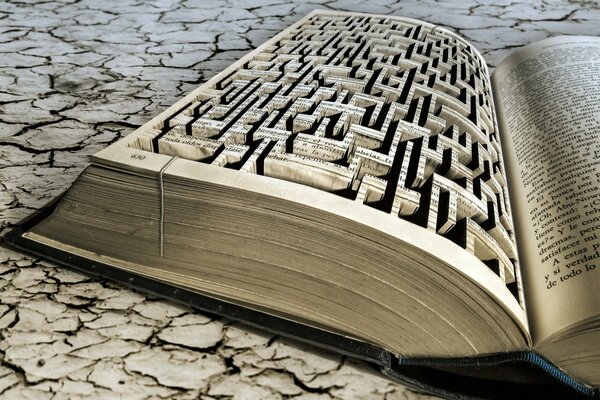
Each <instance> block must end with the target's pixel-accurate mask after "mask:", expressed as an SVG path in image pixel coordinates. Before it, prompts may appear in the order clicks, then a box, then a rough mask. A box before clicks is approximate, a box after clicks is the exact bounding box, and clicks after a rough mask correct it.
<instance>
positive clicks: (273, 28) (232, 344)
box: [0, 0, 600, 400]
mask: <svg viewBox="0 0 600 400" xmlns="http://www.w3.org/2000/svg"><path fill="white" fill-rule="evenodd" d="M315 8H329V9H337V10H348V11H360V12H370V13H377V14H393V15H399V16H405V17H412V18H417V19H424V20H426V21H429V22H433V23H437V24H440V25H444V26H446V27H449V28H451V29H453V30H455V31H457V32H458V33H459V34H461V35H463V36H464V37H466V38H467V39H468V40H470V41H471V42H472V43H473V44H474V45H475V47H476V48H477V49H479V50H480V51H481V52H482V54H483V55H484V57H485V58H486V59H487V61H488V63H489V65H490V66H491V67H493V66H494V65H496V64H497V63H498V62H499V61H501V60H502V59H503V58H504V57H505V56H506V55H508V54H509V53H510V52H511V51H512V50H513V49H514V48H516V47H519V46H522V45H524V44H527V43H530V42H532V41H536V40H540V39H543V38H546V37H548V36H554V35H558V34H583V35H595V36H597V35H600V6H599V4H598V3H597V2H595V1H585V0H581V1H568V2H567V1H535V2H530V1H526V0H517V1H511V2H503V1H501V2H495V3H494V4H490V3H487V2H485V1H483V0H465V1H461V2H451V1H442V2H437V1H432V0H427V1H416V0H408V1H388V0H369V1H363V0H338V1H307V2H304V1H293V2H290V1H282V0H260V1H250V0H206V1H200V0H199V1H176V0H164V1H157V2H153V3H152V4H150V3H148V4H146V3H144V2H139V1H116V0H111V1H101V2H98V1H91V0H87V1H86V0H81V1H80V0H74V1H70V0H66V1H62V2H54V1H37V2H31V3H30V2H29V1H8V2H3V3H1V4H0V234H2V233H3V232H6V231H7V230H9V229H10V228H11V227H12V226H13V225H14V224H15V223H16V222H18V221H19V220H20V219H22V218H24V217H26V216H28V215H29V214H31V213H32V212H34V211H35V210H36V209H38V208H40V207H41V206H43V205H44V204H45V203H47V202H48V201H49V200H50V199H52V198H54V197H55V196H57V195H58V194H60V193H61V192H62V191H64V190H65V189H66V188H68V187H69V185H70V183H71V182H72V181H73V180H74V179H75V178H76V177H77V175H78V174H79V173H80V172H81V170H82V169H83V168H84V167H85V166H86V165H87V163H88V159H87V158H88V156H89V155H91V154H93V153H95V152H97V151H99V150H100V149H102V148H104V147H105V146H107V145H108V144H109V143H112V142H114V141H115V140H118V139H119V138H121V137H122V136H124V135H126V134H127V133H129V132H131V131H133V130H134V128H136V127H138V126H139V125H141V124H142V123H144V122H145V121H147V120H149V119H150V118H151V117H152V116H154V115H156V114H157V113H158V112H159V111H161V110H163V109H165V108H166V107H168V106H169V105H171V104H172V103H174V102H175V101H176V100H178V99H179V98H181V97H182V96H183V95H184V94H185V93H187V92H189V91H191V90H192V89H193V88H195V87H196V86H198V85H199V84H201V83H202V82H204V81H205V80H206V79H207V78H209V77H211V76H212V75H214V74H216V73H217V72H219V71H220V70H222V69H223V68H225V67H226V66H228V65H229V64H231V63H232V62H234V61H235V60H236V59H238V58H239V57H240V56H241V55H243V54H245V53H247V52H248V51H249V50H251V49H253V48H255V47H256V46H258V45H259V44H261V43H262V42H263V41H265V40H266V39H268V38H270V37H271V36H273V35H274V34H276V33H277V32H279V31H280V30H282V29H283V28H285V27H286V26H288V25H290V24H291V23H293V22H295V21H296V20H298V19H300V18H301V17H302V16H303V15H305V14H306V13H308V12H309V11H311V10H313V9H315ZM0 397H2V398H9V399H16V398H28V399H38V398H39V399H63V398H70V399H77V398H110V399H114V398H127V399H144V398H178V399H188V398H189V399H198V398H200V399H221V398H223V399H229V398H234V399H256V398H263V399H281V398H293V399H303V400H308V399H319V400H321V399H323V400H326V399H338V398H340V399H347V398H365V399H387V400H392V399H426V398H431V397H429V396H426V395H422V394H417V393H414V392H412V391H410V390H408V389H406V388H404V387H403V386H401V385H398V384H396V383H393V382H390V381H389V380H387V379H385V378H383V377H382V376H380V375H379V374H377V373H376V372H374V371H373V370H372V369H371V368H370V367H369V366H366V365H364V364H362V363H360V362H357V361H354V360H351V359H348V358H346V357H342V356H340V355H336V354H330V353H326V352H323V351H321V350H318V349H315V348H313V347H310V346H306V345H301V344H298V343H294V342H291V341H288V340H286V339H284V338H280V337H277V336H274V335H272V334H269V333H267V332H264V331H257V330H254V329H250V328H248V327H245V326H242V325H239V324H237V323H233V322H231V321H227V320H224V319H220V318H215V317H213V316H208V315H204V314H202V313H199V312H197V311H194V310H192V309H190V308H187V307H185V306H181V305H176V304H174V303H171V302H168V301H164V300H161V299H158V298H155V297H152V296H148V295H145V294H141V293H137V292H134V291H131V290H129V289H126V288H123V287H121V286H119V285H117V284H113V283H110V282H108V281H106V280H103V279H97V278H91V277H89V276H86V275H83V274H80V273H76V272H73V271H72V270H69V269H66V268H64V267H60V266H57V265H54V264H51V263H49V262H46V261H43V260H40V259H35V258H31V257H28V256H25V255H22V254H20V253H17V252H14V251H10V250H7V249H4V248H0Z"/></svg>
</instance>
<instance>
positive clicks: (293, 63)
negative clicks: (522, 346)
mask: <svg viewBox="0 0 600 400" xmlns="http://www.w3.org/2000/svg"><path fill="white" fill-rule="evenodd" d="M490 88H491V83H490V80H489V74H488V70H487V66H486V65H485V62H484V60H483V58H482V57H481V55H480V54H479V53H478V52H477V51H476V50H475V49H474V48H473V47H472V46H471V45H470V44H469V43H467V42H466V41H464V39H461V38H460V37H458V36H457V35H455V34H453V33H452V32H450V31H448V30H446V29H444V28H441V27H438V26H435V25H432V24H428V23H424V22H422V21H416V20H410V19H405V18H399V17H388V16H373V15H365V14H354V13H337V12H329V11H317V12H314V13H312V14H310V15H309V16H307V17H306V18H305V19H303V20H302V21H299V22H298V23H297V24H295V25H293V26H292V27H290V28H288V29H286V30H285V31H283V32H282V33H280V34H279V35H277V36H276V37H275V38H273V39H271V40H269V41H268V42H266V43H265V44H263V45H262V46H260V47H259V48H258V49H256V50H255V51H253V52H251V53H250V54H248V55H247V56H245V57H243V58H242V59H240V60H239V61H238V62H236V63H235V64H233V65H232V66H231V67H229V68H228V69H226V70H225V71H223V72H222V73H220V74H219V75H217V76H216V77H214V78H212V79H211V80H209V81H208V82H206V83H205V84H204V85H202V86H201V87H199V88H198V89H196V90H194V91H193V92H192V93H191V94H190V95H188V96H186V97H185V98H184V99H182V100H181V101H180V102H178V103H176V104H175V105H174V106H172V107H171V108H170V109H169V110H167V111H166V112H165V113H163V114H161V115H159V116H158V117H156V118H154V119H153V120H152V121H150V122H149V123H147V124H145V125H144V126H142V127H141V128H140V129H138V130H136V131H135V132H134V133H132V134H131V135H129V136H128V137H126V138H124V139H122V140H120V141H118V142H116V143H114V144H112V145H111V146H109V147H108V148H106V149H105V150H103V151H101V152H99V153H98V154H96V155H95V156H94V157H93V162H94V163H95V164H96V165H103V166H107V165H108V166H110V167H113V168H120V169H127V170H129V171H131V170H133V171H134V172H138V173H142V172H143V171H144V168H146V166H147V164H149V163H152V162H153V160H155V162H154V167H153V171H155V172H156V171H162V173H164V174H165V175H168V174H170V173H171V172H172V171H173V170H176V169H177V168H178V166H182V169H185V170H187V171H193V173H191V174H190V175H192V176H191V178H193V177H195V178H193V179H196V180H198V181H205V180H206V179H208V177H204V178H200V177H201V176H204V175H205V172H208V174H207V175H208V176H212V175H216V174H219V173H218V172H216V171H217V170H218V169H223V170H226V171H228V172H231V174H229V173H227V174H226V175H227V176H229V177H231V182H232V185H233V186H235V187H238V188H241V187H242V186H243V185H244V184H246V183H247V182H249V181H251V182H253V184H252V185H251V188H248V189H249V190H251V191H252V192H255V193H266V191H267V190H266V189H265V188H266V187H269V186H271V185H275V186H276V187H277V188H279V189H278V193H279V192H281V193H280V194H278V195H277V197H278V198H281V197H283V196H288V197H289V199H290V200H293V201H295V202H299V203H302V204H305V205H309V206H311V207H316V208H319V209H320V208H322V206H323V204H322V202H319V201H318V200H317V199H319V198H321V197H328V198H332V199H334V200H333V201H334V203H335V207H332V208H333V209H334V210H348V211H347V214H346V215H344V217H345V218H346V217H347V218H349V219H351V220H355V221H358V220H361V221H364V223H365V224H366V225H367V226H370V227H373V228H375V229H376V230H378V231H379V232H384V230H385V229H386V224H383V223H379V222H377V221H379V219H380V218H385V220H386V221H389V222H388V223H389V224H391V225H393V226H395V227H396V228H394V229H395V230H394V231H395V232H396V229H400V230H401V231H402V232H403V235H402V238H400V236H397V239H402V240H404V239H406V240H407V241H408V242H407V243H406V244H405V245H406V246H409V245H410V246H415V247H417V248H419V249H420V250H421V251H422V252H423V253H427V254H430V255H433V254H435V255H436V257H438V256H439V258H440V259H443V260H449V259H454V257H453V256H451V255H450V254H452V253H461V254H463V255H464V256H466V257H467V258H468V259H470V260H471V261H470V262H468V263H467V262H457V263H452V265H451V268H452V269H456V270H457V271H459V272H460V273H461V274H462V275H463V276H465V277H467V278H468V279H469V280H471V281H473V282H475V283H476V284H477V285H478V286H479V287H482V288H484V289H485V291H486V292H487V293H488V294H489V295H490V296H491V297H492V298H493V299H495V300H496V301H497V303H498V304H499V305H500V306H501V307H502V308H503V309H505V310H507V311H508V312H509V313H510V314H511V315H514V319H515V321H517V323H518V325H519V326H520V327H521V328H522V329H523V331H524V334H525V336H526V335H527V332H526V331H527V328H526V320H525V312H524V307H523V301H522V300H523V299H522V287H521V284H520V271H519V261H518V257H517V254H516V243H515V238H514V232H513V227H512V217H511V210H510V207H509V204H508V191H507V188H506V181H505V174H504V165H503V162H502V160H501V156H500V150H501V145H500V142H499V139H498V134H497V124H496V119H495V116H494V106H493V99H492V96H491V91H490ZM157 157H160V158H157ZM169 157H173V158H177V161H175V162H173V163H172V164H168V163H169V161H168V160H169ZM164 166H168V169H167V168H166V167H164ZM180 175H181V174H180ZM219 175H220V174H219ZM255 178H257V179H255ZM221 184H223V185H225V184H226V182H221ZM284 189H285V190H284ZM309 189H311V190H317V191H318V192H317V193H318V196H314V197H313V196H312V195H310V192H311V190H309ZM313 199H314V200H313ZM350 210H351V211H350ZM338 213H339V214H340V215H341V211H338ZM373 213H375V214H376V215H377V216H378V218H371V217H369V218H368V219H367V218H363V217H364V216H366V215H371V214H373ZM417 231H419V232H421V233H422V234H423V235H424V236H423V238H427V239H423V240H422V241H420V240H418V239H417V238H419V237H420V234H416V233H415V232H417ZM425 243H426V245H425Z"/></svg>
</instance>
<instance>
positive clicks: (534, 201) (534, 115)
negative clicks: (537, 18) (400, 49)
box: [493, 37, 600, 343]
mask: <svg viewBox="0 0 600 400" xmlns="http://www.w3.org/2000/svg"><path fill="white" fill-rule="evenodd" d="M599 59H600V38H592V37H559V38H553V39H548V40H545V41H542V42H539V43H535V44H533V45H530V46H528V47H526V48H524V49H522V50H520V51H518V52H516V53H514V54H513V55H511V56H510V57H509V58H507V59H506V60H505V61H503V62H502V63H501V64H500V65H499V66H498V68H497V69H496V71H495V72H494V75H493V88H494V91H495V93H494V94H495V97H496V104H497V109H498V119H499V123H500V131H501V132H502V134H503V137H502V139H503V145H504V155H505V160H506V168H507V173H508V180H509V186H510V190H511V192H510V194H511V200H512V206H513V213H514V216H515V224H516V230H517V239H518V244H519V248H520V259H521V262H522V265H523V268H522V269H523V275H524V285H525V293H526V299H527V305H528V315H529V321H530V327H531V330H532V334H533V338H534V343H539V342H540V341H543V340H544V339H547V338H549V337H550V336H551V335H553V334H554V333H556V332H558V331H561V330H564V329H566V328H568V327H570V326H573V325H574V324H576V323H578V322H581V321H584V320H586V319H590V318H594V317H597V316H598V315H599V314H600V302H599V301H598V290H599V288H600V273H599V272H598V270H600V268H597V265H598V260H599V259H600V239H599V237H600V188H599V185H598V179H599V178H600V164H599V163H600V136H599V134H600V64H598V60H599Z"/></svg>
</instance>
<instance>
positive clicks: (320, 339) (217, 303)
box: [1, 200, 600, 399]
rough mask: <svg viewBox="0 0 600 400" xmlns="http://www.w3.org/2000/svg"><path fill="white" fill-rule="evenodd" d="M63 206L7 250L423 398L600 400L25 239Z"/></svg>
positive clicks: (531, 375)
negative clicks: (366, 372)
mask: <svg viewBox="0 0 600 400" xmlns="http://www.w3.org/2000/svg"><path fill="white" fill-rule="evenodd" d="M56 204H57V201H56V200H54V201H53V202H51V203H50V204H49V205H48V206H47V207H45V208H44V209H41V210H40V211H38V212H37V213H35V214H34V215H32V216H31V217H29V218H27V219H25V220H24V221H22V222H21V224H20V225H17V226H16V227H14V228H13V229H12V230H11V231H9V232H8V233H6V234H5V235H4V237H3V238H2V242H1V243H2V245H4V246H8V247H12V248H14V249H16V250H20V251H23V252H26V253H29V254H32V255H35V256H39V257H42V258H45V259H48V260H51V261H54V262H56V263H58V264H61V265H65V266H68V267H70V268H73V269H75V270H78V271H81V272H83V273H85V274H90V275H94V276H98V277H102V278H108V279H110V280H112V281H116V282H119V283H121V284H124V285H126V286H128V287H130V288H132V289H135V290H139V291H141V292H145V293H149V294H153V295H156V296H158V297H162V298H166V299H169V300H172V301H175V302H177V303H181V304H185V305H187V306H191V307H193V308H196V309H198V310H201V311H203V312H207V313H211V314H214V315H218V316H221V317H225V318H228V319H231V320H235V321H239V322H241V323H243V324H246V325H249V326H253V327H257V328H260V329H266V330H268V331H270V332H272V333H274V334H277V335H281V336H284V337H287V338H291V339H293V340H297V341H299V342H303V343H307V344H310V345H314V346H316V347H319V348H321V349H324V350H329V351H333V352H336V353H340V354H343V355H347V356H350V357H353V358H357V359H360V360H363V361H366V362H368V363H371V364H373V365H375V366H376V367H378V368H379V369H380V370H381V371H382V372H383V373H384V374H385V375H386V376H388V377H390V378H392V379H394V380H396V381H399V382H401V383H403V384H405V385H408V386H409V387H411V388H413V389H415V390H417V391H420V392H427V393H431V394H434V395H438V396H442V397H445V398H450V399H468V398H480V399H506V398H511V399H533V398H543V399H565V398H569V399H592V398H600V395H599V394H598V391H597V390H595V389H593V388H590V387H588V386H586V385H584V384H582V383H579V382H577V381H575V380H574V379H572V378H571V377H569V376H568V375H566V374H565V373H564V372H562V371H561V370H560V369H558V368H557V367H556V366H555V365H553V364H552V363H550V362H549V361H548V360H546V359H544V358H543V357H541V356H540V355H538V354H536V353H534V352H515V353H503V354H492V355H485V356H481V357H468V358H405V357H402V356H397V355H395V354H392V353H391V352H389V351H387V350H386V349H384V348H381V347H379V346H375V345H373V344H369V343H365V342H362V341H359V340H356V339H353V338H350V337H346V336H343V335H340V334H336V333H332V332H328V331H325V330H322V329H318V328H314V327H311V326H309V325H304V324H301V323H298V322H294V321H291V320H288V319H284V318H281V317H277V316H274V315H270V314H266V313H263V312H260V311H256V310H252V309H248V308H245V307H243V306H240V305H236V304H234V303H229V302H225V301H223V300H220V299H216V298H213V297H209V296H206V295H204V294H201V293H197V292H193V291H190V290H187V289H183V288H180V287H176V286H173V285H169V284H167V283H164V282H159V281H155V280H152V279H149V278H146V277H143V276H140V275H137V274H135V273H131V272H128V271H125V270H122V269H119V268H116V267H113V266H110V265H107V264H103V263H101V262H98V261H95V260H90V259H87V258H84V257H81V256H78V255H75V254H71V253H68V252H65V251H62V250H59V249H55V248H53V247H50V246H47V245H45V244H42V243H39V242H36V241H34V240H31V239H28V238H27V237H25V236H24V233H25V232H27V231H28V230H29V229H31V228H32V227H33V226H35V225H36V224H38V223H39V222H41V221H42V220H43V219H44V218H46V217H47V216H48V215H50V214H51V213H52V211H53V209H54V208H55V206H56ZM498 377H501V378H502V379H498Z"/></svg>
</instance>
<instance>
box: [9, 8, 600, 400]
mask: <svg viewBox="0 0 600 400" xmlns="http://www.w3.org/2000/svg"><path fill="white" fill-rule="evenodd" d="M599 57H600V39H598V38H589V37H560V38H555V39H548V40H545V41H542V42H539V43H535V44H532V45H530V46H528V47H526V48H523V49H520V50H517V51H516V52H515V53H514V54H512V55H511V56H509V57H508V58H507V59H506V60H505V61H504V62H502V64H501V65H499V66H498V68H497V69H496V70H495V72H494V74H493V76H491V77H490V75H489V74H488V68H487V67H486V64H485V62H484V60H483V58H482V57H481V55H480V54H479V53H478V52H477V50H476V49H475V48H473V46H471V45H470V44H469V43H467V42H466V41H465V40H464V39H462V38H460V37H458V36H457V35H455V34H453V33H452V32H450V31H448V30H446V29H444V28H442V27H439V26H434V25H431V24H428V23H426V22H422V21H417V20H411V19H405V18H399V17H391V16H375V15H365V14H351V13H339V12H335V13H334V12H328V11H317V12H313V13H311V14H310V15H308V16H307V17H305V18H304V19H302V20H301V21H299V22H298V23H296V24H294V25H293V26H291V27H289V28H288V29H286V30H285V31H283V32H281V33H280V34H278V35H277V36H276V37H274V38H273V39H271V40H269V41H268V42H266V43H265V44H263V45H262V46H260V47H259V48H258V49H256V50H255V51H253V52H251V53H250V54H248V55H247V56H245V57H244V58H242V59H240V60H239V61H238V62H236V63H235V64H234V65H232V66H231V67H229V68H228V69H226V70H225V71H223V72H222V73H220V74H219V75H217V76H215V77H214V78H212V79H211V80H209V81H208V82H206V83H205V84H203V85H202V86H200V87H199V88H198V89H196V90H194V91H193V92H192V93H190V94H189V95H188V96H186V97H185V98H184V99H182V100H181V101H179V102H177V103H176V104H174V105H173V106H172V107H170V108H169V109H168V110H166V111H165V112H163V113H161V114H160V115H158V116H157V117H156V118H154V119H152V120H151V121H149V122H148V123H146V124H145V125H143V126H142V127H140V128H139V129H137V130H136V131H135V132H133V133H131V134H130V135H129V136H127V137H125V138H123V139H121V140H120V141H118V142H116V143H114V144H112V145H111V146H109V147H108V148H106V149H104V150H102V151H100V152H99V153H97V154H96V155H94V156H93V157H92V163H91V165H90V166H89V167H88V168H87V169H86V170H85V171H84V172H83V173H82V174H81V175H80V177H79V178H78V179H77V180H76V181H75V183H74V184H73V186H72V187H71V188H70V189H69V190H68V191H67V192H66V193H65V194H64V195H63V196H62V198H61V199H60V201H58V202H56V203H55V204H53V205H52V206H51V207H50V208H49V209H48V210H47V211H46V212H45V213H42V214H41V215H38V216H37V217H36V218H34V219H32V220H29V221H27V222H25V223H24V224H23V225H22V226H20V227H18V228H17V229H15V230H14V231H12V232H11V233H10V234H9V235H8V236H7V237H6V238H5V239H6V241H7V242H8V243H9V244H12V245H13V246H15V247H18V248H21V249H24V250H27V251H30V252H33V253H35V254H40V255H43V256H45V257H48V258H50V259H53V260H56V261H59V262H60V263H63V264H66V265H71V266H73V267H76V268H81V269H83V270H86V271H88V272H90V273H97V274H101V275H104V276H108V277H111V278H113V279H117V280H120V281H123V282H125V283H126V284H129V285H131V286H133V287H137V288H141V289H143V290H148V291H152V292H156V293H159V294H162V295H163V296H167V297H171V298H174V299H177V300H179V301H185V302H187V303H189V304H191V305H194V306H197V307H199V308H203V309H205V310H208V311H211V312H214V313H218V314H221V315H226V316H228V317H231V318H236V319H240V320H243V321H246V322H247V323H251V324H254V325H260V326H266V327H267V328H269V329H273V330H275V331H276V332H280V333H283V334H287V335H291V336H294V337H297V338H300V339H302V340H306V341H309V342H311V343H316V344H320V345H322V346H324V347H327V348H330V349H335V350H337V351H340V352H343V353H345V354H350V355H353V356H356V357H359V358H362V359H365V360H368V361H371V362H373V363H375V364H378V365H379V366H381V367H382V369H383V371H384V372H385V373H387V374H389V375H391V376H393V377H395V378H397V379H401V380H403V381H405V382H408V383H411V384H413V385H416V386H418V387H421V388H426V389H428V390H431V391H433V392H435V393H441V394H445V395H450V393H452V392H458V393H462V394H464V395H466V396H475V397H490V398H491V397H500V398H506V397H507V396H513V397H511V398H519V397H523V398H526V397H527V398H531V396H533V395H539V396H542V395H543V396H545V398H552V397H560V398H567V397H568V398H576V397H577V396H579V397H581V398H586V397H594V396H597V392H596V390H595V389H594V388H598V387H600V329H599V327H600V272H599V271H598V270H600V268H596V267H597V264H598V260H600V239H598V238H599V235H600V189H599V187H598V182H599V178H600V167H599V165H600V164H599V162H600V139H599V133H600V130H599V129H600V118H599V115H600V101H598V100H599V99H600V65H598V62H597V60H598V59H599ZM115 107H118V105H117V104H116V105H115Z"/></svg>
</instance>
